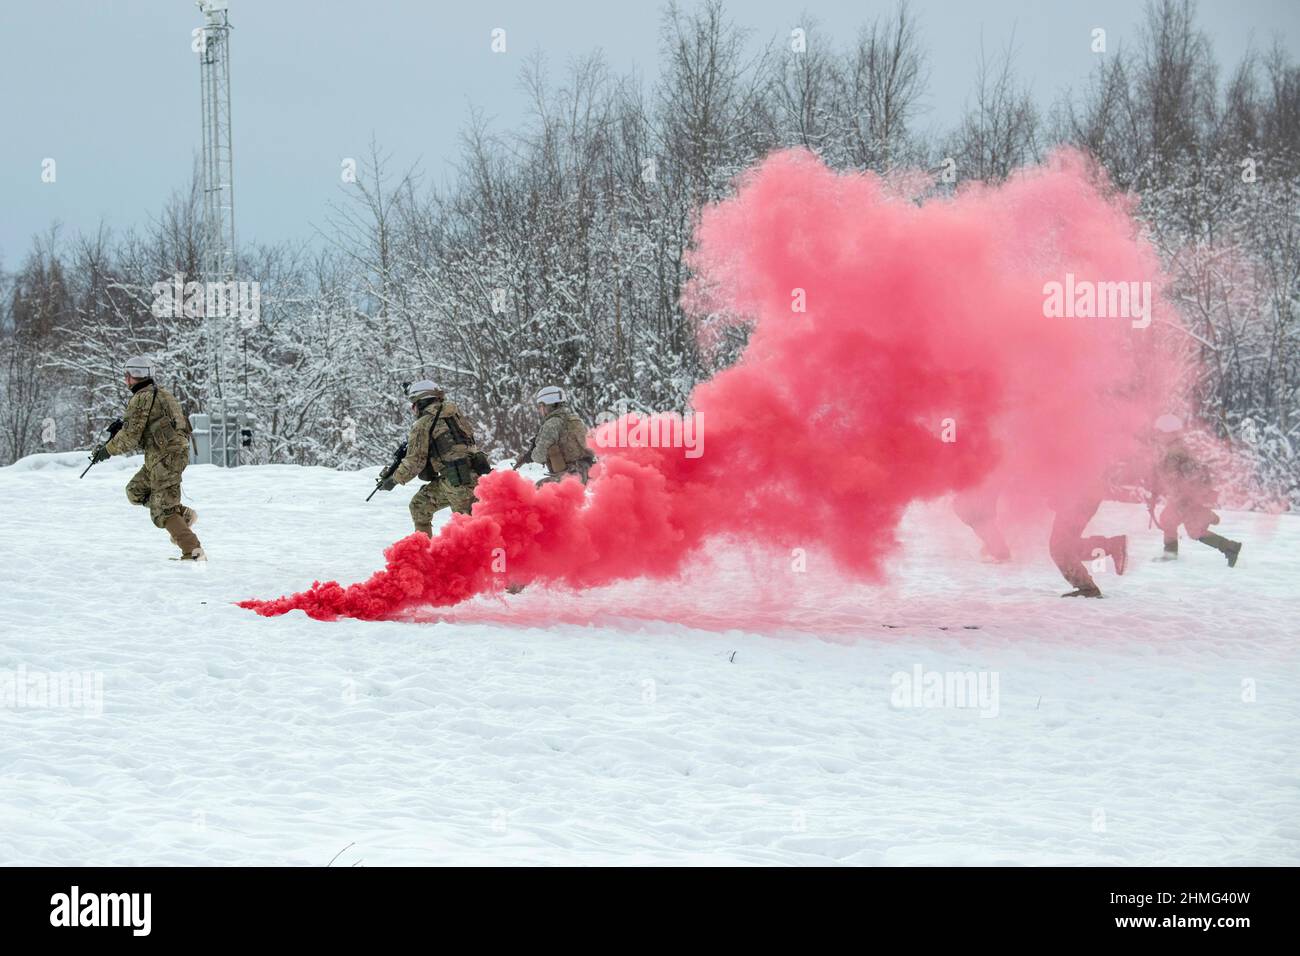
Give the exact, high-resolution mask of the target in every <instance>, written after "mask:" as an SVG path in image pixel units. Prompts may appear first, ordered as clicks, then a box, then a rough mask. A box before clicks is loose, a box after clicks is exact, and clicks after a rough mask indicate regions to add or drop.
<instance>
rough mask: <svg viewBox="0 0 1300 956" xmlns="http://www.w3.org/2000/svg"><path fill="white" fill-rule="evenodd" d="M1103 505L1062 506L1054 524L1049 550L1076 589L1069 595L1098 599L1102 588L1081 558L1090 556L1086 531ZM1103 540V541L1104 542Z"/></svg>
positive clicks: (1062, 573) (1065, 576)
mask: <svg viewBox="0 0 1300 956" xmlns="http://www.w3.org/2000/svg"><path fill="white" fill-rule="evenodd" d="M1100 504H1101V503H1100V502H1097V501H1089V502H1080V503H1078V504H1074V505H1065V506H1062V507H1061V508H1060V509H1059V510H1058V511H1057V512H1056V517H1055V519H1054V520H1053V521H1052V534H1051V537H1050V538H1049V539H1048V550H1049V551H1050V552H1051V555H1052V561H1053V562H1055V564H1056V566H1057V568H1059V569H1060V571H1061V575H1062V576H1063V577H1064V578H1065V580H1067V581H1068V582H1070V584H1071V585H1073V586H1074V589H1075V590H1074V591H1072V592H1071V594H1070V596H1076V595H1077V596H1083V597H1099V596H1100V595H1101V589H1100V588H1098V587H1097V582H1095V581H1094V580H1093V579H1092V575H1090V574H1089V573H1088V569H1087V568H1085V567H1084V566H1083V562H1082V561H1081V560H1080V558H1081V557H1082V556H1083V555H1086V554H1089V553H1090V552H1087V551H1085V550H1084V547H1083V546H1084V544H1085V542H1084V541H1083V529H1084V528H1086V527H1087V526H1088V522H1089V521H1091V520H1092V516H1093V514H1095V513H1096V511H1097V508H1098V507H1099V506H1100ZM1103 540H1104V539H1103Z"/></svg>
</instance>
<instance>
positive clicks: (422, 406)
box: [379, 380, 491, 537]
mask: <svg viewBox="0 0 1300 956" xmlns="http://www.w3.org/2000/svg"><path fill="white" fill-rule="evenodd" d="M407 398H408V399H409V400H410V402H411V411H412V412H413V413H414V414H415V424H413V425H412V426H411V434H410V437H408V438H407V440H406V457H405V458H404V459H402V462H401V464H399V465H398V466H397V469H396V470H395V471H394V472H393V473H392V474H391V475H389V476H388V477H387V478H386V479H384V480H383V481H382V482H381V483H380V485H379V487H380V488H381V489H382V490H384V491H392V489H393V488H394V487H395V486H396V485H404V484H406V483H407V482H408V481H410V480H411V479H412V478H419V479H420V480H421V481H425V482H428V484H426V485H424V486H423V487H421V488H420V490H419V491H417V492H416V493H415V495H414V496H413V497H412V498H411V504H410V510H411V521H412V522H413V523H414V524H415V530H416V531H423V532H424V533H425V534H427V535H428V536H429V537H433V515H434V513H435V512H437V511H440V510H441V509H443V508H450V509H451V510H452V511H456V512H459V513H460V514H469V513H470V508H471V507H472V506H473V504H474V487H475V486H476V485H477V484H478V478H479V475H481V474H486V473H487V472H488V471H490V470H491V466H490V465H488V463H487V457H486V456H485V455H484V454H483V453H482V452H480V451H479V449H478V445H476V444H475V442H474V426H473V425H472V424H471V423H470V421H469V419H468V418H466V417H465V415H464V413H463V412H461V410H460V409H459V408H458V407H457V406H456V403H455V402H451V401H448V400H447V397H446V395H445V393H444V392H443V390H442V389H441V388H439V387H438V386H437V385H435V384H434V383H433V382H430V381H428V380H425V381H420V382H413V383H411V384H410V385H409V386H408V387H407Z"/></svg>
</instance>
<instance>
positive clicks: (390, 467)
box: [366, 442, 406, 501]
mask: <svg viewBox="0 0 1300 956" xmlns="http://www.w3.org/2000/svg"><path fill="white" fill-rule="evenodd" d="M405 457H406V442H402V443H401V444H400V445H398V446H397V451H395V452H393V460H392V461H390V462H389V463H388V464H387V465H385V466H384V470H383V471H381V472H380V473H379V478H378V479H377V480H376V481H375V487H374V490H373V491H371V492H370V494H368V495H366V501H369V500H370V499H371V498H373V497H374V496H375V492H376V491H378V490H379V486H380V485H382V484H383V483H384V482H385V481H387V480H388V479H389V478H391V477H392V475H393V472H395V471H397V466H398V465H400V464H401V463H402V459H403V458H405Z"/></svg>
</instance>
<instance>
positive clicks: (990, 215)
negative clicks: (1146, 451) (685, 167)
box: [242, 151, 1177, 619]
mask: <svg viewBox="0 0 1300 956" xmlns="http://www.w3.org/2000/svg"><path fill="white" fill-rule="evenodd" d="M691 266H692V268H693V270H694V272H695V275H696V276H697V277H698V278H697V280H696V282H695V284H694V286H693V287H692V288H691V290H690V291H689V293H688V297H687V301H688V304H689V305H690V307H691V308H692V310H693V311H695V312H697V314H698V313H705V312H707V313H709V315H710V317H711V318H712V320H713V321H714V322H727V321H744V322H748V323H752V333H751V336H750V339H749V343H748V345H747V347H746V349H745V352H744V355H743V356H742V358H741V360H740V361H739V362H738V363H737V364H736V365H734V366H733V367H731V368H729V369H727V370H725V371H723V372H721V373H719V374H718V375H717V376H716V377H715V378H713V379H712V380H711V381H709V382H705V383H703V384H701V385H700V386H699V387H697V388H696V389H695V392H694V394H693V396H692V405H693V408H694V410H695V413H696V414H697V415H699V416H702V418H701V422H702V435H703V438H704V443H703V453H702V454H701V455H699V456H698V457H690V456H688V455H687V454H685V453H684V450H683V449H682V448H654V447H622V448H611V447H598V451H599V452H600V455H601V461H600V465H599V467H598V468H597V469H596V470H595V471H594V472H593V478H592V480H591V483H590V485H589V486H588V489H587V495H586V497H585V499H584V495H583V489H582V487H581V486H580V485H578V484H577V483H576V482H572V481H570V482H565V483H563V484H560V485H547V486H544V487H543V488H541V489H540V490H537V489H534V488H533V487H532V485H531V484H530V483H529V482H527V481H526V480H524V479H523V478H521V477H520V476H519V475H518V474H516V473H514V472H509V471H504V472H497V473H494V474H491V475H488V476H487V477H485V478H484V479H483V480H482V481H481V482H480V484H479V486H478V496H479V501H478V503H477V504H476V505H475V507H474V513H473V516H464V515H455V516H453V517H452V519H451V521H450V522H449V523H448V524H447V525H446V526H445V527H444V528H443V529H442V531H441V532H440V534H439V535H438V536H437V537H436V538H435V539H433V541H432V542H430V541H429V540H428V539H426V538H424V537H423V536H422V535H418V534H417V535H412V536H410V537H408V538H404V539H403V540H401V541H399V542H397V543H396V544H394V545H393V546H392V547H391V548H389V549H388V551H387V552H386V558H387V565H386V567H385V568H384V570H382V571H379V572H377V573H376V574H375V575H374V576H373V577H372V578H371V579H370V580H369V581H366V582H365V583H363V584H354V585H351V586H350V587H347V588H344V587H341V586H339V585H338V584H336V583H333V582H331V583H328V584H324V585H322V584H319V583H317V584H315V585H313V587H312V588H311V590H309V591H305V592H302V593H300V594H296V595H292V596H290V597H284V598H280V599H277V600H274V601H246V602H244V603H243V605H242V606H244V607H249V608H253V609H256V610H257V611H258V613H260V614H265V615H273V614H282V613H285V612H286V611H289V610H292V609H294V608H299V609H302V610H304V611H306V612H307V613H308V614H309V615H311V616H312V617H317V618H327V619H328V618H333V617H337V616H349V617H358V618H364V619H376V618H384V617H388V616H391V615H393V614H394V613H395V612H398V611H400V610H402V609H403V608H408V607H411V606H415V605H432V606H446V605H451V604H456V603H458V602H460V601H463V600H465V599H466V598H469V597H471V596H473V595H475V594H479V593H483V592H487V591H493V590H498V589H500V588H502V587H503V586H504V585H505V584H506V583H508V582H509V581H535V582H542V583H553V584H559V585H564V586H571V587H575V588H582V587H590V586H597V585H602V584H607V583H610V582H612V581H616V580H619V579H623V578H630V577H652V578H664V577H669V576H672V575H675V574H677V573H678V572H679V571H680V570H681V569H682V567H683V565H684V563H685V562H686V561H687V559H688V558H690V557H691V556H693V555H694V554H696V553H697V552H698V551H699V549H700V547H701V545H703V544H704V543H705V542H706V541H709V540H711V539H731V540H732V541H734V542H735V543H736V544H738V545H740V546H742V547H756V548H764V549H779V550H780V551H782V552H785V553H790V552H792V551H793V549H804V550H805V551H807V552H809V553H812V552H821V553H824V554H826V555H828V556H829V557H830V558H831V559H832V560H833V561H834V562H835V564H836V565H837V566H838V568H839V569H840V571H841V572H843V573H846V574H851V575H855V576H857V577H861V578H867V579H880V578H881V577H882V576H883V574H882V572H883V562H884V559H885V558H886V557H887V556H888V555H889V554H890V553H891V552H892V551H893V550H894V549H895V548H896V547H897V544H898V542H897V541H896V540H895V529H896V528H897V526H898V522H899V519H900V518H901V516H902V514H903V511H904V510H905V509H906V508H907V506H908V505H909V503H911V502H913V501H916V500H918V499H928V498H933V497H937V496H941V495H944V494H946V493H948V492H951V491H954V490H960V489H963V488H968V487H973V486H976V485H979V484H982V483H984V482H990V481H991V482H995V483H996V484H997V485H998V486H999V487H1000V488H1002V489H1003V490H1004V491H1005V492H1006V493H1008V494H1022V495H1037V496H1046V495H1052V496H1061V497H1069V496H1072V495H1078V494H1088V493H1090V492H1091V491H1092V490H1093V489H1095V488H1096V487H1097V486H1098V485H1099V484H1100V480H1101V476H1102V474H1103V472H1104V470H1105V469H1106V467H1107V466H1108V465H1109V464H1111V463H1112V462H1114V461H1115V460H1116V459H1117V458H1120V457H1124V456H1126V455H1129V454H1131V453H1132V452H1133V448H1132V440H1133V437H1134V435H1136V434H1137V433H1138V432H1140V431H1141V430H1142V429H1143V428H1144V427H1145V426H1147V425H1148V424H1149V423H1150V422H1151V420H1152V419H1153V418H1154V416H1155V415H1156V414H1157V413H1158V412H1159V411H1161V410H1162V409H1161V408H1160V402H1159V395H1160V393H1161V389H1162V388H1163V387H1164V386H1165V385H1166V384H1167V382H1166V378H1167V371H1166V369H1165V367H1164V363H1163V362H1162V361H1160V360H1159V355H1158V353H1157V351H1156V349H1155V347H1154V344H1153V343H1154V334H1155V333H1154V329H1155V327H1156V324H1157V323H1159V322H1161V321H1165V322H1171V321H1173V322H1176V321H1177V319H1176V316H1174V315H1172V314H1171V313H1170V311H1169V309H1168V307H1167V306H1165V305H1164V304H1163V303H1162V302H1161V300H1160V296H1159V294H1160V291H1161V288H1162V286H1163V281H1162V276H1161V274H1160V271H1159V266H1158V263H1157V259H1156V256H1155V253H1154V251H1153V250H1152V249H1151V248H1150V247H1149V246H1148V245H1147V244H1146V243H1145V242H1143V241H1142V240H1141V239H1140V237H1139V236H1138V235H1137V229H1136V226H1135V224H1134V222H1133V219H1132V216H1131V214H1130V208H1129V206H1128V205H1127V204H1126V203H1125V202H1123V201H1121V200H1118V199H1115V198H1113V197H1110V196H1108V195H1107V193H1106V187H1105V184H1104V183H1102V182H1100V181H1099V178H1098V174H1097V173H1096V171H1095V170H1094V169H1093V168H1092V167H1090V166H1089V165H1088V164H1087V163H1086V162H1085V161H1084V160H1083V159H1082V158H1080V157H1078V156H1076V155H1073V154H1068V153H1063V154H1059V155H1057V156H1055V157H1054V158H1053V159H1052V160H1051V162H1050V163H1049V164H1048V165H1046V166H1045V167H1042V168H1036V169H1031V170H1027V171H1024V172H1022V173H1020V174H1019V175H1017V176H1016V177H1014V178H1013V179H1012V180H1011V181H1010V182H1008V183H1007V184H1005V185H1003V186H1000V187H997V188H981V187H973V188H969V189H965V190H963V191H961V192H960V193H959V194H958V196H957V197H956V198H954V199H950V200H934V201H929V202H926V203H925V204H924V205H919V206H918V205H917V204H916V203H914V202H911V201H909V200H908V199H906V198H900V197H898V196H896V195H894V194H893V193H892V192H891V190H889V189H888V188H886V186H885V184H884V183H882V181H881V180H880V179H879V178H878V177H876V176H874V175H871V174H837V173H835V172H832V171H830V170H828V169H827V168H826V167H825V166H823V165H822V164H821V162H820V161H819V160H817V159H816V158H815V157H813V156H811V155H810V154H807V153H803V152H797V151H792V152H783V153H778V154H775V155H773V156H771V157H769V158H768V159H767V160H766V161H765V162H763V163H762V164H761V165H759V166H758V167H757V168H755V169H754V170H752V171H751V172H749V173H748V174H747V175H746V176H744V177H743V179H742V180H741V182H740V183H739V189H738V192H737V194H736V196H735V197H734V198H733V199H731V200H728V201H726V202H723V203H720V204H718V205H716V206H712V207H709V208H707V209H705V210H704V211H703V213H702V217H701V222H700V225H699V228H698V230H697V235H696V246H695V251H694V253H693V255H692V260H691ZM1067 273H1068V274H1070V275H1072V276H1073V277H1074V279H1075V280H1080V281H1086V282H1125V283H1132V282H1137V283H1142V282H1149V283H1150V284H1151V285H1150V289H1151V295H1152V300H1153V301H1152V302H1151V309H1152V313H1153V315H1154V319H1155V322H1153V324H1152V325H1151V326H1149V327H1146V328H1134V322H1136V321H1140V320H1138V319H1130V318H1128V317H1111V318H1087V317H1071V318H1061V317H1056V318H1048V317H1045V315H1044V298H1045V295H1044V288H1045V283H1048V282H1061V283H1064V282H1066V279H1067ZM801 299H802V302H803V304H804V306H805V309H804V311H796V309H795V308H794V306H795V305H797V304H798V303H799V302H800V300H801ZM625 424H626V423H625ZM616 432H617V426H616V424H615V423H610V424H606V425H603V426H601V428H599V429H597V430H596V432H595V438H596V444H597V445H598V446H600V445H605V446H607V445H608V444H609V440H610V439H612V437H613V436H614V435H615V434H616ZM945 439H947V440H945ZM503 556H504V561H503V560H502V558H503Z"/></svg>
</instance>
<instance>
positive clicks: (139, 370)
mask: <svg viewBox="0 0 1300 956" xmlns="http://www.w3.org/2000/svg"><path fill="white" fill-rule="evenodd" d="M124 368H125V370H126V374H127V375H130V376H131V377H132V378H153V362H152V361H150V360H149V359H147V358H145V357H144V356H143V355H134V356H132V357H131V358H129V359H127V360H126V365H125V366H124Z"/></svg>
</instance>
